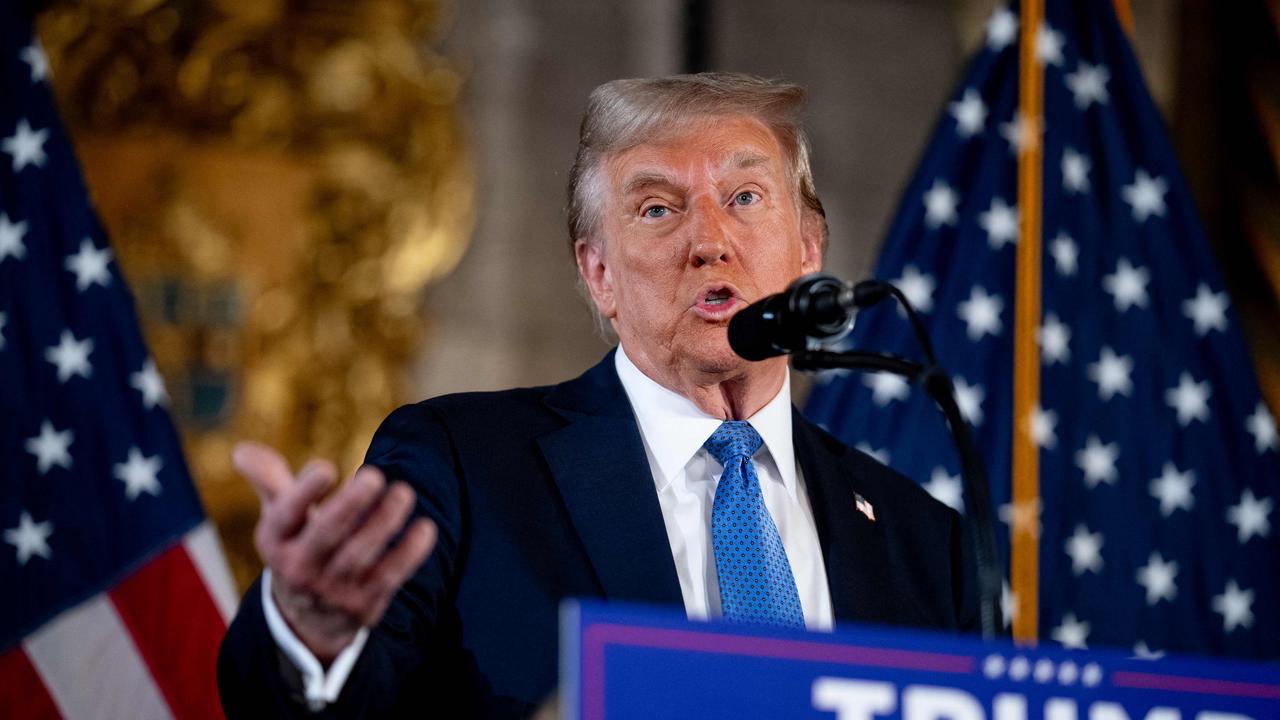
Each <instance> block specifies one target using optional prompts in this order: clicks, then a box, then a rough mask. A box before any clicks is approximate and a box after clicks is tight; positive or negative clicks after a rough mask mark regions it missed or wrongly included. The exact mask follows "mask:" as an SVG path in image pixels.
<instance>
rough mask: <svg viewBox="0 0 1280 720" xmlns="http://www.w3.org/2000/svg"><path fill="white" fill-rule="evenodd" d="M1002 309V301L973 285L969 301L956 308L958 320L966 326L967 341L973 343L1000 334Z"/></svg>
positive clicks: (980, 287)
mask: <svg viewBox="0 0 1280 720" xmlns="http://www.w3.org/2000/svg"><path fill="white" fill-rule="evenodd" d="M1003 309H1004V300H1001V299H1000V296H999V295H988V294H987V291H986V290H984V289H983V288H982V286H980V285H975V286H974V288H973V291H972V292H971V293H970V294H969V299H968V300H965V301H964V302H962V303H960V304H959V305H958V306H957V308H956V310H957V312H958V313H959V315H960V319H961V320H964V321H965V323H966V324H967V325H968V332H969V339H970V340H973V341H975V342H976V341H978V340H981V339H982V336H983V335H987V334H990V335H999V334H1000V329H1001V324H1000V311H1001V310H1003Z"/></svg>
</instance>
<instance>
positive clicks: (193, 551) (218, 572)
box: [182, 520, 239, 626]
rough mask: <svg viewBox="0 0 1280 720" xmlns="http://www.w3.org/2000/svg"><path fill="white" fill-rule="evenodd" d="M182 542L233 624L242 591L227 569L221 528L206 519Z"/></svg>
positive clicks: (220, 609) (224, 619)
mask: <svg viewBox="0 0 1280 720" xmlns="http://www.w3.org/2000/svg"><path fill="white" fill-rule="evenodd" d="M182 543H183V545H185V546H186V548H187V555H189V556H190V557H191V562H193V563H194V564H195V567H196V570H198V571H199V572H200V577H202V578H204V584H205V587H206V588H208V590H209V594H210V595H212V596H213V601H214V603H215V604H216V605H217V606H218V612H219V613H220V614H221V615H222V624H223V625H224V626H225V625H227V624H229V623H230V622H231V618H232V617H233V616H235V614H236V604H237V600H238V598H239V593H238V592H237V591H236V584H235V580H233V579H232V578H231V571H230V570H228V569H227V561H226V555H225V554H224V553H223V552H222V543H221V542H219V541H218V531H217V530H215V529H214V527H213V523H211V522H209V521H208V520H205V521H204V522H202V523H200V524H199V525H197V526H196V528H195V529H194V530H192V531H191V532H189V533H187V537H186V538H185V539H183V541H182Z"/></svg>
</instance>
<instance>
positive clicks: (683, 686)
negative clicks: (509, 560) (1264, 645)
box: [560, 601, 1280, 720]
mask: <svg viewBox="0 0 1280 720" xmlns="http://www.w3.org/2000/svg"><path fill="white" fill-rule="evenodd" d="M560 662H561V668H560V671H561V692H560V703H561V717H562V718H564V719H565V720H579V719H581V720H604V719H605V718H608V720H628V719H631V718H636V719H639V718H645V719H646V720H648V719H651V718H691V719H692V718H697V719H698V720H717V719H719V718H735V719H741V718H828V719H829V718H836V719H837V720H873V719H877V720H878V719H880V718H903V719H904V720H987V719H990V720H1245V719H1249V720H1271V719H1273V718H1280V665H1263V664H1252V663H1244V662H1234V661H1221V660H1210V659H1203V658H1173V657H1164V658H1159V659H1145V658H1137V657H1133V656H1131V655H1128V654H1126V653H1123V652H1118V651H1113V650H1098V651H1090V650H1064V649H1062V648H1059V647H1056V646H1054V647H1050V646H1049V645H1047V644H1046V645H1043V646H1041V647H1037V648H1025V647H1018V646H1015V645H1014V644H1012V643H1011V642H1006V641H999V642H983V641H982V640H980V639H977V638H969V637H961V636H954V635H945V634H940V633H934V632H925V631H915V630H898V629H888V628H882V627H869V626H867V627H864V626H841V627H839V628H837V630H836V631H835V632H832V633H810V632H803V631H796V630H786V629H777V628H768V627H758V626H750V625H741V624H730V623H724V622H691V621H688V620H686V619H685V618H684V616H683V615H682V614H679V613H675V612H672V611H671V610H670V609H661V610H658V609H650V608H644V607H638V606H621V605H616V604H610V605H606V604H603V603H599V602H587V601H581V602H577V601H574V602H568V603H566V604H565V605H564V607H563V608H562V611H561V640H560Z"/></svg>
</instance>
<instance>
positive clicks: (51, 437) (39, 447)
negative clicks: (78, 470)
mask: <svg viewBox="0 0 1280 720" xmlns="http://www.w3.org/2000/svg"><path fill="white" fill-rule="evenodd" d="M74 438H75V433H73V432H71V431H70V430H55V429H54V427H53V423H51V422H49V421H48V420H45V421H44V422H42V423H41V424H40V434H39V435H37V436H35V437H33V438H28V439H27V452H29V453H31V454H32V455H35V456H36V469H37V470H39V471H40V474H41V475H44V474H45V473H47V472H49V469H50V468H52V467H53V466H54V465H57V466H58V467H61V468H65V469H67V470H70V469H71V453H70V452H68V449H69V448H70V447H71V441H72V440H73V439H74Z"/></svg>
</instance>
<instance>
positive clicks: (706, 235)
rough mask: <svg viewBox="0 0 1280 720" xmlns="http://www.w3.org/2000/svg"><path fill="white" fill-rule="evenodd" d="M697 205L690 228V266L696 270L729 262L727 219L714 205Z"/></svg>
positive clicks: (730, 249)
mask: <svg viewBox="0 0 1280 720" xmlns="http://www.w3.org/2000/svg"><path fill="white" fill-rule="evenodd" d="M699 205H700V206H699V207H698V209H697V212H695V213H694V222H693V227H692V228H690V230H691V236H690V243H689V262H690V264H692V265H693V266H694V267H695V268H697V267H702V266H703V265H718V264H721V263H726V262H729V260H730V259H731V258H732V256H733V244H732V242H731V241H730V240H731V236H730V232H731V231H730V227H729V225H728V223H729V218H728V217H725V213H724V212H723V211H722V209H721V208H719V207H717V206H716V205H715V204H714V203H706V202H703V203H700V204H699Z"/></svg>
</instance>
